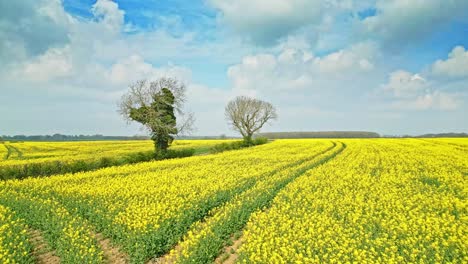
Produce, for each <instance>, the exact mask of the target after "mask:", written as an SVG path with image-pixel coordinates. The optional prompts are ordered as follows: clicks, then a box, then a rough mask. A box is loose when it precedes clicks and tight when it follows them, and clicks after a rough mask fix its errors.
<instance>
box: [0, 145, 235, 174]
mask: <svg viewBox="0 0 468 264" xmlns="http://www.w3.org/2000/svg"><path fill="white" fill-rule="evenodd" d="M227 141H230V140H176V141H174V143H173V145H172V146H171V149H174V150H181V149H195V150H198V149H205V148H209V147H212V146H215V145H217V144H220V143H222V142H227ZM153 152H154V143H153V141H151V140H128V141H124V140H120V141H74V142H3V143H2V144H0V176H2V175H1V174H4V175H3V176H4V177H0V179H2V178H5V179H10V178H24V177H26V176H37V175H50V174H58V173H60V172H62V173H65V172H76V171H84V170H91V169H96V168H100V167H108V166H110V165H122V164H127V163H134V162H141V161H148V160H149V159H151V158H152V156H153Z"/></svg>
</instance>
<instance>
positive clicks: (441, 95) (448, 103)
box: [382, 70, 462, 110]
mask: <svg viewBox="0 0 468 264" xmlns="http://www.w3.org/2000/svg"><path fill="white" fill-rule="evenodd" d="M438 86H439V84H438V83H437V82H434V81H427V80H426V79H425V78H423V77H422V76H421V75H420V74H414V73H411V72H407V71H403V70H398V71H395V72H392V73H391V74H390V76H389V80H388V83H386V84H384V85H382V91H383V92H384V93H385V94H386V95H387V96H389V100H390V101H391V102H390V106H391V108H395V109H400V110H429V109H436V110H455V109H457V108H458V107H459V106H460V105H461V103H462V102H461V100H460V99H458V98H457V97H458V94H457V93H453V92H444V91H440V89H439V88H438Z"/></svg>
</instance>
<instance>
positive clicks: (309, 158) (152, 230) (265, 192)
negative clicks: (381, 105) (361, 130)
mask: <svg viewBox="0 0 468 264" xmlns="http://www.w3.org/2000/svg"><path fill="white" fill-rule="evenodd" d="M467 146H468V141H467V140H465V139H303V140H302V139H301V140H276V141H274V142H270V143H268V144H264V145H261V146H255V147H251V148H245V149H241V150H236V151H226V152H223V153H219V154H213V155H204V156H192V157H188V158H181V159H172V160H162V161H152V162H141V163H137V164H130V165H129V164H127V165H123V166H114V167H109V168H104V169H100V170H96V171H88V172H80V173H74V174H71V173H70V174H63V175H55V176H51V177H47V178H28V179H24V180H8V181H0V254H1V255H0V256H1V257H2V258H3V259H1V262H5V263H6V261H10V263H14V262H16V263H29V262H31V261H32V259H34V257H35V256H34V254H35V253H34V252H35V251H34V250H33V249H32V248H33V247H34V246H31V243H30V240H31V237H30V235H29V233H30V232H31V230H33V231H34V232H40V233H42V234H43V237H44V240H45V242H46V243H47V244H48V245H49V248H50V249H51V250H54V253H55V254H56V255H57V256H58V257H59V258H60V259H61V261H62V262H63V263H106V262H109V259H107V253H108V252H107V253H106V248H103V247H102V245H101V244H100V242H99V240H100V239H99V237H104V238H109V239H110V240H111V241H112V245H114V246H115V247H117V248H118V249H119V250H120V251H121V252H123V254H125V255H126V256H127V257H128V259H129V260H130V261H131V262H132V263H146V262H147V261H149V260H151V259H153V258H158V257H162V258H161V259H160V260H167V261H169V262H176V263H178V262H182V263H202V262H203V263H206V262H209V261H212V260H214V259H215V258H216V257H217V256H218V255H219V254H220V252H222V249H223V247H224V246H226V243H227V242H226V241H227V240H229V239H231V238H232V237H234V236H233V235H234V234H241V238H240V240H241V241H243V242H242V245H241V246H240V249H239V251H238V252H236V253H235V254H236V255H238V259H237V261H238V262H240V263H342V262H350V263H351V262H357V263H367V262H368V263H410V262H411V263H415V262H417V263H441V262H447V263H449V262H451V263H463V262H468V254H467V247H466V244H465V241H468V235H467V234H468V216H467V201H466V198H467V185H466V177H467V176H468V151H467V149H466V147H467ZM10 234H17V235H16V236H12V235H10ZM21 243H22V244H21ZM24 252H27V253H26V254H25V253H24ZM23 256H24V259H21V258H23Z"/></svg>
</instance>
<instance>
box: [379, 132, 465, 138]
mask: <svg viewBox="0 0 468 264" xmlns="http://www.w3.org/2000/svg"><path fill="white" fill-rule="evenodd" d="M384 137H390V138H460V137H468V134H467V133H438V134H424V135H419V136H410V135H403V136H387V135H385V136H384Z"/></svg>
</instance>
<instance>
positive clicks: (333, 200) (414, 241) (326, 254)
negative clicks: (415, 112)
mask: <svg viewBox="0 0 468 264" xmlns="http://www.w3.org/2000/svg"><path fill="white" fill-rule="evenodd" d="M344 142H345V143H346V145H347V149H346V151H345V152H343V154H342V155H340V156H338V157H336V158H335V159H333V160H332V161H330V162H329V163H327V164H324V165H322V166H320V167H318V168H316V169H314V170H310V171H309V172H307V173H306V174H305V175H304V176H302V177H300V178H299V179H297V180H296V181H295V182H293V183H292V184H290V185H288V186H287V187H286V188H285V189H283V190H282V191H281V192H280V193H279V195H278V196H277V197H276V198H275V200H274V202H273V206H272V208H271V209H270V210H268V211H267V212H258V213H256V214H255V215H254V216H253V217H252V218H251V219H250V221H249V223H248V226H247V228H246V231H245V232H244V239H245V241H246V242H245V243H244V244H243V246H242V247H241V249H240V251H241V258H242V261H243V262H245V263H266V262H270V263H311V262H316V263H347V262H350V263H352V262H356V263H442V262H445V263H462V262H465V263H466V262H468V256H467V253H468V252H467V246H468V244H467V241H468V216H467V201H466V198H467V197H466V195H467V186H468V185H467V179H466V177H467V175H468V152H467V150H466V148H465V146H466V143H467V141H466V140H454V139H450V140H404V139H403V140H390V139H389V140H380V139H379V140H345V141H344Z"/></svg>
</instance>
